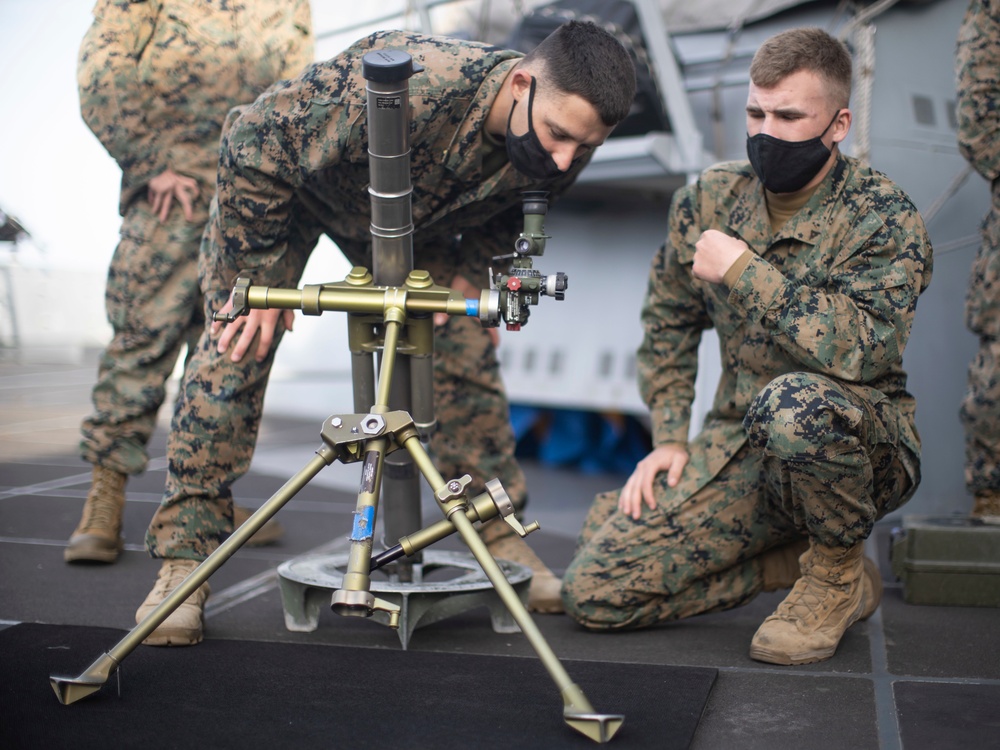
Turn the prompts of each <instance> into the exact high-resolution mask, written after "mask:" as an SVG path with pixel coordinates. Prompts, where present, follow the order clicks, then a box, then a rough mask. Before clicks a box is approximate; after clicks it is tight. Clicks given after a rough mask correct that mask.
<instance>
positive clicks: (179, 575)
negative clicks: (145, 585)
mask: <svg viewBox="0 0 1000 750" xmlns="http://www.w3.org/2000/svg"><path fill="white" fill-rule="evenodd" d="M195 567H197V563H193V561H191V560H173V559H170V560H164V561H163V566H162V567H161V568H160V573H159V575H158V576H157V578H156V592H157V593H158V594H159V595H160V596H162V597H164V598H166V597H167V596H169V595H170V593H171V592H172V591H173V590H174V589H175V588H177V587H178V586H180V585H181V582H182V581H183V580H184V579H185V578H187V577H188V574H189V573H190V572H191V571H192V570H194V569H195Z"/></svg>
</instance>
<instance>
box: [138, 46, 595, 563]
mask: <svg viewBox="0 0 1000 750" xmlns="http://www.w3.org/2000/svg"><path fill="white" fill-rule="evenodd" d="M380 48H392V49H400V50H404V51H406V52H407V53H409V54H410V55H411V56H412V57H413V59H414V60H415V61H416V62H417V63H419V64H420V65H421V66H423V68H424V70H423V71H422V72H419V73H416V74H415V75H414V76H413V77H412V78H410V79H409V89H410V104H411V126H410V146H411V153H410V160H411V174H412V182H413V194H412V211H413V223H414V227H415V233H414V266H415V267H416V268H423V269H426V270H428V271H430V272H431V274H432V276H433V278H434V279H435V281H436V282H437V283H439V284H445V285H448V284H450V283H451V281H452V279H453V278H454V276H455V275H456V274H461V275H462V276H464V277H465V278H466V279H468V280H469V281H470V282H472V283H473V284H481V285H482V286H483V287H485V286H486V285H487V284H488V268H489V266H490V261H491V259H492V257H493V256H496V255H506V254H509V253H510V252H511V250H512V248H513V243H514V240H515V239H516V238H517V235H518V233H519V232H520V231H521V228H522V226H523V217H522V213H521V193H522V191H524V190H526V189H545V190H549V191H551V193H552V196H556V195H559V194H560V193H561V192H563V190H565V188H566V187H568V186H569V185H570V184H571V183H572V182H573V181H574V180H575V179H576V177H577V175H578V174H579V172H580V170H582V169H583V167H584V166H585V164H586V163H587V161H588V160H589V159H588V158H582V159H580V160H579V161H578V162H576V163H575V165H574V166H573V167H572V168H571V169H570V170H569V171H568V172H566V173H565V174H563V175H560V176H559V177H558V178H555V179H554V180H552V181H549V182H546V183H534V182H531V181H530V180H529V179H528V178H526V177H523V176H521V175H520V174H518V173H517V172H516V171H514V169H513V168H512V167H510V165H509V163H508V162H507V161H506V159H502V160H501V161H500V164H501V166H500V167H499V168H498V169H496V170H494V171H492V172H491V173H489V172H488V171H484V169H483V163H484V161H483V157H484V156H485V155H489V154H490V152H491V150H492V149H493V148H495V147H494V146H492V145H491V144H490V143H489V142H487V143H484V139H483V126H484V124H485V120H486V116H487V114H488V112H489V108H490V105H491V104H492V102H493V100H494V98H495V96H496V94H497V92H498V91H499V90H500V87H501V84H502V83H503V81H504V79H505V78H506V76H507V74H508V73H509V72H510V71H511V70H512V69H513V67H514V66H515V64H516V63H517V61H518V60H519V59H520V57H521V53H518V52H514V51H511V50H502V49H500V48H497V47H491V46H488V45H483V44H478V43H473V42H463V41H459V40H455V39H445V38H434V37H428V36H423V35H419V34H412V33H405V32H379V33H377V34H374V35H372V36H370V37H367V38H365V39H362V40H360V41H358V42H357V43H355V44H354V45H353V46H351V47H350V48H349V49H347V50H345V51H344V52H343V53H341V54H340V55H338V56H337V57H335V58H333V59H332V60H329V61H326V62H320V63H317V64H315V65H313V66H311V67H310V68H308V69H307V70H306V71H305V72H304V73H303V74H302V75H301V76H299V77H298V78H296V79H294V80H291V81H285V82H281V83H279V84H277V85H275V86H274V87H272V88H271V89H270V90H269V91H268V92H266V93H265V94H264V95H263V96H261V97H260V98H258V99H257V101H255V102H254V103H253V104H252V105H251V106H249V107H246V108H245V109H244V110H243V112H242V113H241V114H240V116H239V117H238V118H237V119H235V121H234V122H233V123H232V125H231V127H227V129H226V134H225V136H224V137H223V145H222V150H221V159H220V164H219V174H218V202H217V206H215V209H214V211H215V213H214V218H213V219H211V220H210V222H209V228H208V230H207V232H206V241H205V247H204V248H203V252H202V256H201V259H202V267H201V282H202V289H203V291H204V292H205V302H206V311H207V312H208V313H209V314H210V313H211V312H212V311H214V310H218V309H219V308H220V307H222V305H223V304H224V303H225V301H226V299H227V298H228V296H229V293H230V291H231V288H232V282H233V280H234V278H235V276H236V275H237V274H238V273H241V272H242V273H244V274H245V275H247V276H249V277H250V278H251V279H252V280H253V283H255V284H261V285H268V286H282V287H295V286H297V285H298V283H299V278H300V276H301V274H302V271H303V268H304V267H305V263H306V260H307V259H308V257H309V255H310V253H311V252H312V250H313V248H314V247H315V245H316V242H317V240H318V238H319V237H320V235H321V234H324V233H325V234H327V235H328V236H329V237H330V238H331V239H332V240H333V241H334V242H335V243H336V244H337V245H338V246H339V248H340V249H341V251H342V252H344V254H345V255H346V256H347V258H348V259H349V260H350V261H351V263H353V264H354V265H362V266H366V267H368V268H371V249H370V246H369V240H370V203H369V202H370V198H369V195H368V191H367V187H368V182H369V173H368V151H367V147H368V126H367V114H366V104H367V92H366V82H365V80H364V78H363V77H362V69H361V58H362V57H363V56H364V54H365V53H367V52H368V51H370V50H372V49H380ZM487 161H488V162H493V161H494V160H492V159H489V160H487ZM435 339H436V341H435V346H436V347H437V351H436V354H435V409H436V412H437V417H438V421H439V429H438V432H437V434H436V435H435V436H434V438H433V442H432V448H433V451H434V454H435V460H436V463H437V466H438V467H439V469H440V470H441V472H442V474H443V475H444V476H445V477H446V478H450V477H453V476H461V475H462V474H465V473H469V474H470V475H472V477H473V484H472V485H471V486H470V491H471V492H473V493H475V492H481V491H482V490H483V488H484V485H485V482H486V481H488V480H489V479H492V478H494V477H498V478H499V479H500V481H501V483H502V484H503V485H504V487H505V488H506V489H507V491H508V493H509V494H510V496H511V499H512V500H513V501H514V503H515V504H516V505H518V506H521V505H523V503H524V501H525V491H524V478H523V476H522V474H521V471H520V468H519V467H518V465H517V463H516V461H515V460H514V456H513V453H514V438H513V433H512V430H511V427H510V423H509V420H508V404H507V400H506V396H505V394H504V390H503V386H502V383H501V380H500V372H499V365H498V362H497V359H496V352H495V349H494V347H493V345H492V342H491V341H490V339H489V336H488V334H487V333H486V332H485V331H483V330H482V329H481V328H480V327H479V325H478V323H476V322H475V321H470V320H451V321H449V322H448V324H447V325H446V326H443V327H441V328H439V329H438V330H437V331H436V336H435ZM275 348H276V347H274V346H272V348H271V352H270V354H269V356H268V357H267V359H266V360H265V361H264V362H263V363H260V364H258V363H256V362H255V361H254V360H253V358H252V357H247V358H245V359H244V361H242V362H240V363H237V364H234V363H232V362H230V361H229V355H228V354H226V355H219V354H217V353H216V352H215V350H214V347H213V345H212V342H211V340H210V337H209V334H208V333H207V329H206V332H205V333H203V335H202V339H201V342H200V344H199V346H198V348H197V350H196V353H195V356H194V357H193V358H192V360H191V361H190V362H189V364H188V368H187V371H186V373H185V379H184V384H183V388H182V392H181V393H180V394H179V396H178V401H177V406H176V409H175V414H174V420H173V425H172V429H171V432H170V439H169V443H168V455H169V468H168V477H167V487H166V491H165V494H164V499H163V502H162V504H161V506H160V509H159V510H158V512H157V514H156V515H155V517H154V518H153V521H152V523H151V525H150V529H149V532H148V534H147V547H148V548H149V550H150V552H151V553H152V554H153V555H154V556H159V557H189V558H193V559H198V558H201V557H204V556H205V555H207V554H210V553H211V552H212V551H213V550H214V549H215V548H216V547H217V546H218V544H220V543H221V541H222V540H224V539H225V538H226V536H227V535H228V534H229V533H230V532H231V530H232V522H231V512H230V507H231V503H232V498H231V492H230V485H231V484H232V482H233V481H235V480H236V479H237V478H238V477H240V476H242V475H243V474H244V473H245V472H246V470H247V469H248V468H249V464H250V458H251V456H252V455H253V450H254V446H255V443H256V438H257V431H258V428H259V422H260V415H261V404H262V401H263V398H264V392H265V388H266V385H267V378H268V375H269V373H270V368H271V364H272V361H273V356H274V351H275ZM252 350H253V347H251V351H252ZM344 356H345V358H346V357H347V356H348V352H346V351H345V352H344ZM331 406H335V405H332V404H331Z"/></svg>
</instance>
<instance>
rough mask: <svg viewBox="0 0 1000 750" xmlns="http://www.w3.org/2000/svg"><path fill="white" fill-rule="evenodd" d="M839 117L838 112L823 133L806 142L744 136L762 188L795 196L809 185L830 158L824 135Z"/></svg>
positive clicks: (751, 164)
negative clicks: (796, 192) (762, 185)
mask: <svg viewBox="0 0 1000 750" xmlns="http://www.w3.org/2000/svg"><path fill="white" fill-rule="evenodd" d="M839 114H840V110H837V114H836V115H834V116H833V119H832V120H830V124H829V125H827V126H826V128H825V129H824V130H823V132H822V133H820V134H819V135H818V136H816V137H815V138H810V139H809V140H806V141H783V140H781V139H780V138H775V137H774V136H770V135H765V134H764V133H758V134H757V135H754V136H751V135H747V156H748V157H749V159H750V166H752V167H753V171H754V172H756V173H757V177H759V178H760V181H761V182H763V183H764V187H766V188H767V189H768V190H770V191H771V192H772V193H794V192H795V191H797V190H801V189H802V188H804V187H805V186H806V185H808V184H809V181H810V180H811V179H812V178H813V177H815V176H816V175H817V174H819V170H821V169H822V168H823V165H824V164H826V161H827V159H829V158H830V149H828V148H827V147H826V145H825V144H824V143H823V136H824V135H826V133H827V131H828V130H829V129H830V128H831V127H832V126H833V123H834V122H836V120H837V115H839Z"/></svg>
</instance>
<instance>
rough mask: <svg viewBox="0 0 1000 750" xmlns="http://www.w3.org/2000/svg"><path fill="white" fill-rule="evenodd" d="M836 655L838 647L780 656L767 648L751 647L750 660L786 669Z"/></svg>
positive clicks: (824, 659)
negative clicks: (778, 665) (777, 665)
mask: <svg viewBox="0 0 1000 750" xmlns="http://www.w3.org/2000/svg"><path fill="white" fill-rule="evenodd" d="M838 645H840V644H838ZM835 653H837V646H834V647H833V648H830V649H822V650H819V651H806V652H804V653H801V654H778V653H775V652H773V651H769V650H767V649H766V648H760V647H758V646H751V647H750V658H751V659H753V660H754V661H763V662H767V663H768V664H780V665H782V666H786V667H787V666H792V665H795V664H813V663H815V662H818V661H826V660H827V659H829V658H831V657H832V656H833V655H834V654H835Z"/></svg>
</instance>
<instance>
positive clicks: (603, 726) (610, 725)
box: [563, 711, 625, 745]
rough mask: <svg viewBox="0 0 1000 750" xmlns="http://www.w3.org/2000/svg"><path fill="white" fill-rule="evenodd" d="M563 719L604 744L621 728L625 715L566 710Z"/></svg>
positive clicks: (595, 740) (577, 729) (580, 731)
mask: <svg viewBox="0 0 1000 750" xmlns="http://www.w3.org/2000/svg"><path fill="white" fill-rule="evenodd" d="M563 720H565V722H566V723H567V724H569V725H570V726H571V727H573V729H575V730H576V731H578V732H579V733H580V734H583V735H586V736H587V737H589V738H590V739H592V740H593V741H594V742H599V743H601V744H602V745H603V744H604V743H605V742H607V741H608V740H610V739H611V738H612V737H614V736H615V734H616V733H617V732H618V730H619V729H621V726H622V723H623V722H624V721H625V717H624V716H623V715H622V714H578V713H571V712H568V711H564V712H563Z"/></svg>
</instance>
